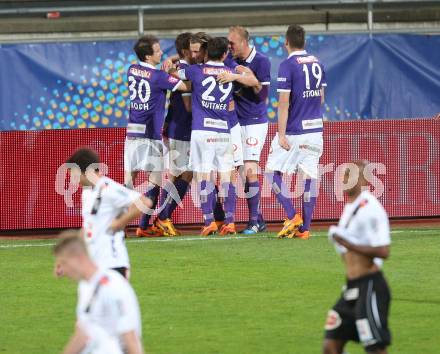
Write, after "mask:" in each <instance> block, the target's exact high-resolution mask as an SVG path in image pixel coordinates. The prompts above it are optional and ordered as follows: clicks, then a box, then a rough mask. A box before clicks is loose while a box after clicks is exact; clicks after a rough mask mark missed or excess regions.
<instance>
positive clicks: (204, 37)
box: [189, 32, 212, 49]
mask: <svg viewBox="0 0 440 354" xmlns="http://www.w3.org/2000/svg"><path fill="white" fill-rule="evenodd" d="M211 39H212V37H211V36H210V35H209V34H207V33H206V32H197V33H194V34H192V35H191V38H190V39H189V41H190V43H200V48H203V49H206V48H208V42H209V41H210V40H211Z"/></svg>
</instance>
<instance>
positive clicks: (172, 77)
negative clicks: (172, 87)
mask: <svg viewBox="0 0 440 354" xmlns="http://www.w3.org/2000/svg"><path fill="white" fill-rule="evenodd" d="M168 82H169V83H171V84H177V83H178V82H179V80H178V79H176V78H175V77H174V76H168Z"/></svg>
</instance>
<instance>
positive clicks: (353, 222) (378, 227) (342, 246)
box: [323, 161, 391, 354]
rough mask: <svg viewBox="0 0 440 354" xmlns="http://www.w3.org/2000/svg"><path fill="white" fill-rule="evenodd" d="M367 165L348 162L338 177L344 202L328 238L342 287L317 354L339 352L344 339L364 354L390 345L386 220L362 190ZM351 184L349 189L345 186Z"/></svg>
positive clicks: (387, 231) (328, 317) (382, 210)
mask: <svg viewBox="0 0 440 354" xmlns="http://www.w3.org/2000/svg"><path fill="white" fill-rule="evenodd" d="M367 166H368V164H367V163H366V162H364V161H354V162H353V163H352V164H350V168H347V170H346V171H345V175H344V185H345V186H347V187H348V186H350V187H349V188H348V189H346V190H345V193H346V196H347V204H346V205H345V207H344V211H343V213H342V216H341V218H340V220H339V224H338V226H332V227H330V229H329V238H330V240H331V242H333V243H334V245H335V248H336V251H337V252H338V253H339V254H340V255H341V257H342V260H343V262H344V264H345V269H346V275H347V284H346V286H344V288H343V291H342V296H341V298H340V299H339V300H338V302H337V303H336V304H335V305H334V306H333V308H332V309H331V310H330V311H329V312H328V316H327V321H326V324H325V330H326V332H325V340H324V345H323V353H325V354H340V353H343V351H344V346H345V344H346V343H347V342H348V341H350V340H353V341H356V342H361V344H362V345H363V347H364V349H365V351H366V352H367V353H378V354H379V353H380V354H384V353H386V347H387V346H388V345H390V343H391V333H390V330H389V328H388V312H389V306H390V301H391V296H390V290H389V288H388V285H387V282H386V280H385V278H384V276H383V274H382V271H381V268H382V264H383V260H384V259H386V258H388V257H389V254H390V243H391V240H390V227H389V221H388V216H387V213H386V211H385V209H384V208H383V206H382V205H381V204H380V202H379V201H378V200H377V199H376V197H374V196H373V194H371V193H370V192H369V191H368V190H366V188H367V187H366V186H367V180H368V179H369V178H368V168H367ZM351 186H353V187H351Z"/></svg>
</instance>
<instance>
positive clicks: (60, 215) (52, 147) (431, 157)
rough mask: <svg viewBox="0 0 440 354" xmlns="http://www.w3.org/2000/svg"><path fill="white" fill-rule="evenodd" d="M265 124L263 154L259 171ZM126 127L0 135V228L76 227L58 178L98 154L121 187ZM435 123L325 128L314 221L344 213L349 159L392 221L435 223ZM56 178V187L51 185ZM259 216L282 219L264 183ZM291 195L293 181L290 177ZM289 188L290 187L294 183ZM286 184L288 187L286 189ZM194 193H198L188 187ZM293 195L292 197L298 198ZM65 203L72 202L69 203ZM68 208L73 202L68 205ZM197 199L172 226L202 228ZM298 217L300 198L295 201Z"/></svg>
mask: <svg viewBox="0 0 440 354" xmlns="http://www.w3.org/2000/svg"><path fill="white" fill-rule="evenodd" d="M275 132H276V125H273V124H271V125H270V129H269V134H268V137H267V141H266V145H265V147H264V151H263V154H262V163H261V166H262V169H263V170H264V166H265V162H266V159H267V154H268V152H269V148H270V141H271V139H272V137H273V136H274V134H275ZM124 136H125V129H124V128H95V129H68V130H42V131H9V132H0V217H1V219H0V229H1V230H20V229H39V228H41V229H47V228H65V227H78V226H80V222H81V213H80V210H81V209H80V208H81V205H80V190H79V189H78V190H76V188H74V187H73V186H72V185H70V184H69V180H68V179H64V176H65V174H64V172H65V170H63V169H62V168H61V169H60V166H62V165H63V163H64V162H65V160H66V159H67V157H68V156H69V154H71V153H72V152H73V151H74V150H75V149H77V148H78V147H81V146H89V147H92V148H94V149H96V150H97V151H98V152H99V154H100V155H101V158H102V161H103V162H104V163H105V164H107V166H108V175H109V176H110V177H111V178H113V179H115V180H117V181H119V182H122V181H123V146H124ZM439 146H440V121H439V120H434V119H415V120H413V119H408V120H368V121H363V120H359V121H344V122H327V123H325V133H324V154H323V156H322V157H321V175H322V177H321V179H320V194H319V198H318V202H317V207H316V210H315V214H314V219H315V220H324V219H325V220H327V219H336V218H338V217H339V216H340V213H341V211H342V207H343V201H342V199H341V191H340V188H339V187H338V186H339V185H338V183H337V182H338V180H339V178H338V177H336V176H339V174H340V173H341V171H342V170H343V164H344V163H346V162H348V161H350V160H352V159H367V160H369V161H370V162H372V163H374V164H375V166H376V169H375V171H374V174H375V176H376V177H377V178H378V179H377V180H376V181H377V182H379V183H377V184H376V187H375V189H374V191H373V192H374V193H376V194H378V196H379V198H380V200H381V201H382V203H383V204H384V206H385V208H386V210H387V212H388V213H389V215H390V216H391V217H427V216H440V149H439ZM57 176H58V179H59V180H61V181H62V183H61V184H60V183H58V185H57V183H56V180H57ZM260 178H261V181H262V182H263V189H262V201H261V209H262V212H263V215H264V217H265V219H266V220H268V221H279V220H281V219H283V218H284V213H283V211H282V209H281V207H280V206H279V205H278V203H277V202H276V200H275V198H274V196H273V194H272V193H271V192H270V186H269V185H268V184H267V182H266V181H263V175H261V176H260ZM286 181H288V182H289V185H290V189H291V191H292V194H293V195H294V194H295V181H294V178H292V177H288V178H286ZM292 181H293V182H292ZM290 182H291V183H290ZM192 190H193V191H194V190H196V188H192ZM238 191H239V195H241V198H239V199H238V204H237V214H236V217H237V221H246V220H247V218H248V215H247V207H246V201H245V200H244V199H243V198H242V196H243V192H242V187H240V186H239V187H238ZM296 194H298V193H296ZM70 199H71V200H70ZM69 201H71V203H70V206H68V205H69ZM197 205H198V202H197V196H196V195H195V193H192V192H191V193H190V194H189V195H187V196H186V197H185V199H184V201H183V208H177V210H176V213H175V215H174V221H175V222H176V223H177V224H182V223H184V224H193V223H201V221H202V216H201V213H200V210H199V208H198V207H197ZM295 205H296V206H297V208H299V210H300V198H295Z"/></svg>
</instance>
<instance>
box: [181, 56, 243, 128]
mask: <svg viewBox="0 0 440 354" xmlns="http://www.w3.org/2000/svg"><path fill="white" fill-rule="evenodd" d="M223 72H233V70H232V69H231V68H229V67H226V66H225V65H224V64H223V63H219V62H212V61H208V62H207V63H206V64H197V65H191V66H189V67H187V68H185V69H183V70H179V72H178V75H179V77H180V79H182V80H190V81H191V82H192V90H193V93H192V116H193V119H192V130H210V131H217V132H229V129H230V128H231V126H230V121H231V120H232V118H231V117H232V114H233V113H234V109H235V107H234V101H233V99H232V87H233V85H232V83H227V84H220V83H218V82H217V76H218V75H219V74H221V73H223Z"/></svg>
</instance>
